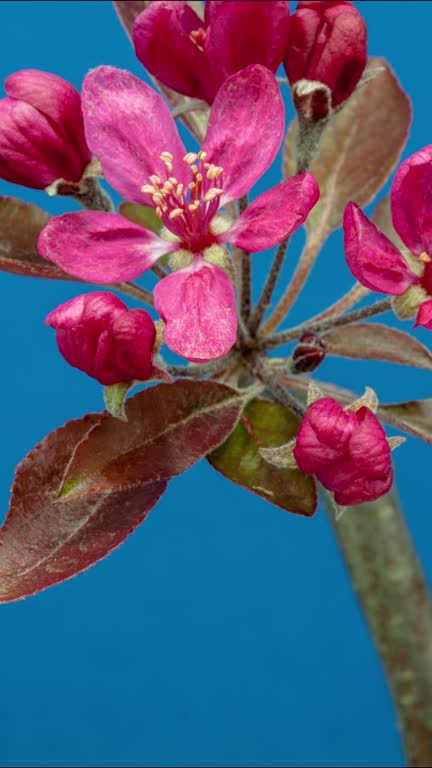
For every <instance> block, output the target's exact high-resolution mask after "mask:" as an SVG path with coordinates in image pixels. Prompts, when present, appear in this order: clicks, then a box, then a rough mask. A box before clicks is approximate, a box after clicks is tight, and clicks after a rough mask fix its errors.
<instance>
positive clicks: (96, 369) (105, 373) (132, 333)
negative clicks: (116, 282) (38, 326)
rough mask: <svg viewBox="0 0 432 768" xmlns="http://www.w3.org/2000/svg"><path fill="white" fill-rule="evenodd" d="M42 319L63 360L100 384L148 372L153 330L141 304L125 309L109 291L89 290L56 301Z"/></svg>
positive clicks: (137, 377) (143, 377)
mask: <svg viewBox="0 0 432 768" xmlns="http://www.w3.org/2000/svg"><path fill="white" fill-rule="evenodd" d="M45 322H46V324H47V325H50V326H51V327H52V328H54V329H55V331H56V336H57V344H58V348H59V350H60V353H61V354H62V355H63V357H64V358H65V360H66V361H67V362H68V363H69V364H70V365H72V366H73V367H74V368H79V369H80V371H84V373H87V374H88V376H91V377H92V378H94V379H97V381H99V383H100V384H104V385H105V386H109V385H111V384H118V383H120V382H122V381H133V380H136V381H145V380H146V379H148V378H149V377H150V375H151V373H152V365H153V362H152V354H153V345H154V341H155V338H156V330H155V326H154V323H153V320H152V319H151V317H150V315H149V314H148V312H146V311H145V310H144V309H128V308H127V307H126V305H125V304H124V303H123V301H121V299H119V298H117V296H114V294H112V293H104V292H103V291H95V292H94V293H85V294H82V295H81V296H76V297H75V298H74V299H71V300H70V301H67V302H66V303H65V304H61V305H60V306H59V307H57V309H54V310H53V311H52V312H50V313H49V315H48V316H47V318H46V320H45Z"/></svg>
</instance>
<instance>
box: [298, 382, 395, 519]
mask: <svg viewBox="0 0 432 768" xmlns="http://www.w3.org/2000/svg"><path fill="white" fill-rule="evenodd" d="M293 453H294V458H295V460H296V462H297V465H298V467H299V468H300V469H301V470H302V471H303V472H306V473H307V474H315V475H316V477H317V479H318V480H319V481H320V482H321V483H322V484H323V486H324V487H325V488H327V489H328V490H329V491H333V492H334V497H335V501H336V503H337V504H340V505H342V506H345V505H351V504H361V503H362V502H365V501H374V500H375V499H378V498H379V497H380V496H383V494H385V493H387V491H388V490H389V489H390V487H391V484H392V479H393V473H392V464H391V458H390V445H389V444H388V442H387V439H386V434H385V432H384V429H383V427H382V426H381V424H380V422H379V421H378V419H377V417H376V416H375V415H374V414H373V413H372V411H371V410H370V409H369V408H367V407H366V406H361V407H360V408H359V409H358V410H355V411H352V410H350V409H344V408H343V407H342V406H341V405H340V404H339V403H338V402H336V400H333V399H332V398H330V397H324V398H321V399H320V400H316V401H315V402H314V403H312V404H311V405H310V406H309V407H308V409H307V411H306V414H305V417H304V419H303V421H302V424H301V426H300V430H299V433H298V435H297V439H296V444H295V447H294V451H293Z"/></svg>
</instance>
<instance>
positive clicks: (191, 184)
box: [188, 181, 196, 190]
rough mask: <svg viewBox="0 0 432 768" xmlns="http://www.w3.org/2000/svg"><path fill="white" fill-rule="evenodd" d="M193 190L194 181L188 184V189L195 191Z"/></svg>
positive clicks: (194, 186)
mask: <svg viewBox="0 0 432 768" xmlns="http://www.w3.org/2000/svg"><path fill="white" fill-rule="evenodd" d="M195 188H196V184H195V182H194V181H191V182H190V183H189V184H188V189H192V190H193V189H195Z"/></svg>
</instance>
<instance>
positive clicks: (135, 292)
mask: <svg viewBox="0 0 432 768" xmlns="http://www.w3.org/2000/svg"><path fill="white" fill-rule="evenodd" d="M105 287H106V288H113V289H114V290H115V291H120V293H124V294H125V295H126V296H132V298H133V299H138V300H139V301H143V302H144V303H145V304H149V305H150V306H151V307H152V306H153V303H154V302H153V295H152V294H151V293H150V291H146V289H145V288H141V286H140V285H137V284H136V283H110V284H109V285H106V286H105Z"/></svg>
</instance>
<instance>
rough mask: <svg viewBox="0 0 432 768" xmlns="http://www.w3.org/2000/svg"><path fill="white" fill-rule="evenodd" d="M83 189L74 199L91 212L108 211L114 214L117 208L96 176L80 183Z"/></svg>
mask: <svg viewBox="0 0 432 768" xmlns="http://www.w3.org/2000/svg"><path fill="white" fill-rule="evenodd" d="M80 184H81V189H80V191H79V192H75V193H74V194H73V195H72V197H73V198H74V199H75V200H77V201H78V203H80V205H82V206H83V208H87V210H89V211H106V212H107V213H112V212H113V211H114V210H115V208H114V204H113V201H112V200H111V198H110V196H109V194H108V193H107V192H105V190H104V189H102V187H101V185H100V183H99V181H98V180H97V179H96V178H95V177H94V176H88V177H87V178H86V179H82V181H81V182H80Z"/></svg>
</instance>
